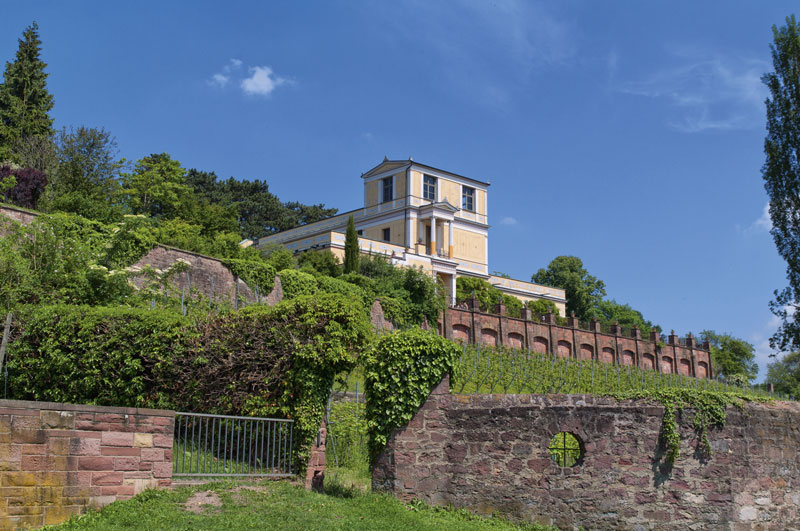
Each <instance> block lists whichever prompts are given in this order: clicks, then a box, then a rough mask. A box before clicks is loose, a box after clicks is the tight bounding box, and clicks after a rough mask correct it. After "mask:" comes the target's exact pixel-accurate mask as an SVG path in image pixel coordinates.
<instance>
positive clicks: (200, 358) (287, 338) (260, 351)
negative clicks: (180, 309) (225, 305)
mask: <svg viewBox="0 0 800 531" xmlns="http://www.w3.org/2000/svg"><path fill="white" fill-rule="evenodd" d="M16 323H17V324H16V325H15V329H14V335H13V338H12V341H11V343H10V345H9V358H8V368H9V376H10V382H9V391H10V393H11V397H12V398H17V399H32V400H48V401H54V402H77V403H91V404H100V405H115V406H136V407H160V408H171V409H180V410H183V411H187V410H188V411H197V412H206V413H220V414H239V415H258V416H278V417H281V418H290V419H294V420H295V427H294V434H295V435H294V436H295V442H296V447H295V448H296V450H297V452H296V456H297V460H298V461H297V463H296V464H297V467H298V470H302V469H303V467H304V466H305V461H306V459H307V457H308V451H309V448H310V445H311V442H312V440H313V437H314V435H315V434H316V431H317V429H318V428H319V424H320V422H321V421H322V416H323V414H324V411H325V405H326V402H327V399H328V394H329V393H330V390H331V387H332V385H333V381H334V377H335V376H336V374H339V373H341V372H344V371H347V370H349V369H351V368H352V366H353V364H354V363H355V361H356V358H357V356H358V354H359V353H360V352H362V351H363V350H364V349H365V348H367V347H368V345H369V343H370V342H371V340H372V337H373V334H372V332H371V329H370V325H369V320H368V319H367V316H366V315H365V312H364V311H363V309H362V307H361V304H360V302H359V301H356V300H351V299H350V298H347V297H344V296H341V295H335V294H319V295H315V296H305V297H298V298H295V299H292V300H287V301H283V302H281V303H280V304H278V305H276V306H273V307H265V306H252V307H248V308H246V309H244V310H242V311H239V312H230V313H226V314H221V315H217V316H214V317H207V318H201V319H192V318H189V317H183V316H182V315H181V314H179V313H177V312H174V311H166V310H149V309H140V308H123V307H115V308H107V307H89V306H68V305H60V306H38V307H25V308H23V311H22V312H21V313H20V315H19V319H18V320H17V321H16ZM19 323H21V324H19Z"/></svg>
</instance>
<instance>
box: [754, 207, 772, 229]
mask: <svg viewBox="0 0 800 531" xmlns="http://www.w3.org/2000/svg"><path fill="white" fill-rule="evenodd" d="M752 227H753V228H754V229H758V230H763V231H764V232H769V231H771V230H772V219H771V218H770V217H769V203H767V204H766V205H764V210H763V212H761V217H760V218H758V219H757V220H755V221H754V222H753V225H752Z"/></svg>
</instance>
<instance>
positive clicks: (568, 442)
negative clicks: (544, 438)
mask: <svg viewBox="0 0 800 531" xmlns="http://www.w3.org/2000/svg"><path fill="white" fill-rule="evenodd" d="M548 450H549V451H550V459H552V460H553V462H554V463H555V464H557V465H558V466H563V467H569V466H575V465H577V464H578V463H580V461H581V459H583V447H582V445H581V441H580V439H578V437H577V436H575V435H574V434H572V433H570V432H568V431H562V432H559V433H556V435H555V437H553V438H552V439H551V440H550V447H549V448H548Z"/></svg>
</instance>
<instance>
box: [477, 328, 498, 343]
mask: <svg viewBox="0 0 800 531" xmlns="http://www.w3.org/2000/svg"><path fill="white" fill-rule="evenodd" d="M481 343H483V344H484V345H491V346H493V347H494V346H497V331H496V330H492V329H491V328H484V329H482V330H481Z"/></svg>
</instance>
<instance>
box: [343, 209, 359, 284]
mask: <svg viewBox="0 0 800 531" xmlns="http://www.w3.org/2000/svg"><path fill="white" fill-rule="evenodd" d="M344 272H345V273H358V233H357V232H356V222H355V220H354V219H353V216H350V217H349V218H347V232H346V233H345V236H344Z"/></svg>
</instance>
